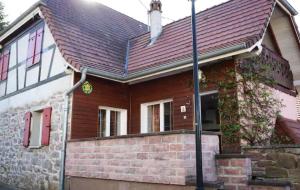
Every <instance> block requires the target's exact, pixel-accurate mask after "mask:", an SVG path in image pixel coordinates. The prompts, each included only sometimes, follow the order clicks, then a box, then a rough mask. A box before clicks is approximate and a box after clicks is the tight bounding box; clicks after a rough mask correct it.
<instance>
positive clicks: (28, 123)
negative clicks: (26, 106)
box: [23, 112, 31, 147]
mask: <svg viewBox="0 0 300 190" xmlns="http://www.w3.org/2000/svg"><path fill="white" fill-rule="evenodd" d="M30 126H31V113H30V112H27V113H26V114H25V128H24V135H23V146H24V147H28V146H29V138H30Z"/></svg>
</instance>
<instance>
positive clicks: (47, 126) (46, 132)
mask: <svg viewBox="0 0 300 190" xmlns="http://www.w3.org/2000/svg"><path fill="white" fill-rule="evenodd" d="M51 112H52V108H51V107H50V108H45V109H44V110H43V128H42V145H44V146H48V145H49V142H50V130H51Z"/></svg>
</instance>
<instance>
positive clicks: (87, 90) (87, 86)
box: [82, 81, 93, 95]
mask: <svg viewBox="0 0 300 190" xmlns="http://www.w3.org/2000/svg"><path fill="white" fill-rule="evenodd" d="M82 91H83V92H84V93H85V94H87V95H89V94H91V93H92V92H93V86H92V84H91V83H89V82H88V81H86V82H85V83H83V85H82Z"/></svg>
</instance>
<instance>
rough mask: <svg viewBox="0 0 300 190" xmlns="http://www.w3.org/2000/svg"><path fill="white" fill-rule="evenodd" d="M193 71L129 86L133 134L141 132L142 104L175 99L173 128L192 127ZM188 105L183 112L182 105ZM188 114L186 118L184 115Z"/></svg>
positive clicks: (131, 131) (130, 130)
mask: <svg viewBox="0 0 300 190" xmlns="http://www.w3.org/2000/svg"><path fill="white" fill-rule="evenodd" d="M191 81H192V72H185V73H181V74H177V75H174V76H169V77H164V78H160V79H155V80H151V81H148V82H143V83H139V84H135V85H131V86H130V87H129V89H130V90H129V96H130V99H131V110H130V112H129V113H131V114H130V124H129V126H130V129H129V132H130V133H131V134H136V133H140V123H141V119H140V118H141V104H143V103H148V102H153V101H159V100H164V99H173V123H174V126H173V129H174V130H177V129H192V126H193V125H192V123H193V89H192V86H191V85H192V84H191ZM184 105H185V106H186V108H187V112H186V113H181V112H180V106H184ZM184 116H186V119H184V118H183V117H184Z"/></svg>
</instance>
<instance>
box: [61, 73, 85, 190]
mask: <svg viewBox="0 0 300 190" xmlns="http://www.w3.org/2000/svg"><path fill="white" fill-rule="evenodd" d="M86 75H87V69H83V70H82V74H81V79H80V80H79V81H78V82H77V83H76V84H75V85H74V86H73V87H72V88H71V89H69V90H68V91H67V92H66V93H65V94H64V99H65V102H64V120H63V122H64V123H63V140H62V142H63V149H62V150H61V155H62V158H61V164H60V178H59V186H60V187H59V189H60V190H64V189H65V165H66V152H67V137H68V121H69V120H68V114H69V97H70V94H71V93H72V92H73V91H74V90H76V89H77V88H78V87H79V86H80V85H82V84H83V83H84V81H85V80H86Z"/></svg>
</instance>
